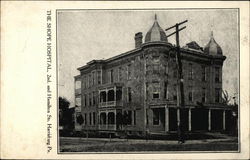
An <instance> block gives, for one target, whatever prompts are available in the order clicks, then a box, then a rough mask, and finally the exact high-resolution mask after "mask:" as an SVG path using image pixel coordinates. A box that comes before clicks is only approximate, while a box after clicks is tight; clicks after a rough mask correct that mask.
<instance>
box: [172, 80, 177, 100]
mask: <svg viewBox="0 0 250 160" xmlns="http://www.w3.org/2000/svg"><path fill="white" fill-rule="evenodd" d="M173 99H174V101H176V100H177V85H176V84H175V85H174V95H173Z"/></svg>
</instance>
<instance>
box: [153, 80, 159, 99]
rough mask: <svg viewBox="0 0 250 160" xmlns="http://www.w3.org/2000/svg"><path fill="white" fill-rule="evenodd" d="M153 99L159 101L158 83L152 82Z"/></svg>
mask: <svg viewBox="0 0 250 160" xmlns="http://www.w3.org/2000/svg"><path fill="white" fill-rule="evenodd" d="M152 87H153V99H159V98H160V83H159V82H153V83H152Z"/></svg>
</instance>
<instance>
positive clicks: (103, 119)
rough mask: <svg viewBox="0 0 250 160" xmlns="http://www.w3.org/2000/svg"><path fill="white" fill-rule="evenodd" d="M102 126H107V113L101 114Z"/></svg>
mask: <svg viewBox="0 0 250 160" xmlns="http://www.w3.org/2000/svg"><path fill="white" fill-rule="evenodd" d="M100 124H106V113H101V114H100Z"/></svg>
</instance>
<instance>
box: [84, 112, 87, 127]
mask: <svg viewBox="0 0 250 160" xmlns="http://www.w3.org/2000/svg"><path fill="white" fill-rule="evenodd" d="M84 122H85V125H87V113H85V114H84Z"/></svg>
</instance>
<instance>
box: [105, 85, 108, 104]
mask: <svg viewBox="0 0 250 160" xmlns="http://www.w3.org/2000/svg"><path fill="white" fill-rule="evenodd" d="M105 92H106V104H107V102H108V89H107V88H106V90H105Z"/></svg>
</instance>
